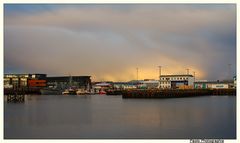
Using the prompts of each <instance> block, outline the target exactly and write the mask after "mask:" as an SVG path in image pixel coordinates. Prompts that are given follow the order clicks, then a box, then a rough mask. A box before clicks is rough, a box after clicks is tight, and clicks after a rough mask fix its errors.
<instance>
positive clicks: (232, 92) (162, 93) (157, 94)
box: [107, 89, 236, 98]
mask: <svg viewBox="0 0 240 143" xmlns="http://www.w3.org/2000/svg"><path fill="white" fill-rule="evenodd" d="M107 95H122V98H179V97H196V96H221V95H228V96H236V89H185V90H179V89H167V90H158V89H154V90H150V89H149V90H147V89H146V90H137V89H136V90H122V91H109V92H107Z"/></svg>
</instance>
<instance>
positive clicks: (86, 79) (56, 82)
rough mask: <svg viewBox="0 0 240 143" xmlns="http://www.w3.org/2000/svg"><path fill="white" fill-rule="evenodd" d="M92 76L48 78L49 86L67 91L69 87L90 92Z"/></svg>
mask: <svg viewBox="0 0 240 143" xmlns="http://www.w3.org/2000/svg"><path fill="white" fill-rule="evenodd" d="M90 77H91V76H55V77H47V78H46V80H47V85H48V86H49V87H51V88H58V89H66V88H69V87H75V88H81V89H86V90H89V89H90V88H91V87H92V84H91V78H90Z"/></svg>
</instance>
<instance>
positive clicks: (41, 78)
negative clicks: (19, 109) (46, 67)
mask: <svg viewBox="0 0 240 143" xmlns="http://www.w3.org/2000/svg"><path fill="white" fill-rule="evenodd" d="M45 86H46V74H4V88H14V87H18V88H25V87H45Z"/></svg>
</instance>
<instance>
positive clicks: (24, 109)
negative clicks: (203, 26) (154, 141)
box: [4, 95, 236, 139]
mask: <svg viewBox="0 0 240 143" xmlns="http://www.w3.org/2000/svg"><path fill="white" fill-rule="evenodd" d="M26 99H27V101H26V102H25V103H24V104H6V103H5V106H4V107H5V108H4V119H5V120H4V125H5V126H4V133H5V134H4V135H5V138H173V139H174V138H236V119H235V117H236V101H235V99H236V98H235V97H227V98H226V97H214V98H212V97H199V98H198V97H197V98H179V99H164V100H161V99H122V98H121V96H99V95H93V96H28V97H27V98H26ZM223 127H224V128H223Z"/></svg>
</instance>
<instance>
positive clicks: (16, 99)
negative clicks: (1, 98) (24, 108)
mask: <svg viewBox="0 0 240 143" xmlns="http://www.w3.org/2000/svg"><path fill="white" fill-rule="evenodd" d="M6 96H7V102H8V103H24V101H25V95H24V94H9V95H6Z"/></svg>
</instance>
